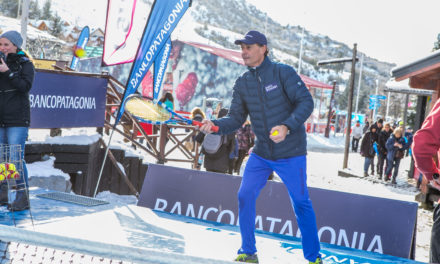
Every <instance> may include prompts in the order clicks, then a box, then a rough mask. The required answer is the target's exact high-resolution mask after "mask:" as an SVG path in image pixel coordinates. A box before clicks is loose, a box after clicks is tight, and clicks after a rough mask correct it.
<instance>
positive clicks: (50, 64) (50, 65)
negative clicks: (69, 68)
mask: <svg viewBox="0 0 440 264" xmlns="http://www.w3.org/2000/svg"><path fill="white" fill-rule="evenodd" d="M32 62H33V63H34V66H35V68H37V69H46V70H54V69H55V67H54V66H55V65H57V66H60V67H62V68H63V66H65V65H66V64H67V62H66V61H56V60H42V59H34V60H33V61H32Z"/></svg>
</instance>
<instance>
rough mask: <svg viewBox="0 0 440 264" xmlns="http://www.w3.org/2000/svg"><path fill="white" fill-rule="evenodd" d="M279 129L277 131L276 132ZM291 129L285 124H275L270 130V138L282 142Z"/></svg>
mask: <svg viewBox="0 0 440 264" xmlns="http://www.w3.org/2000/svg"><path fill="white" fill-rule="evenodd" d="M276 131H277V132H276ZM288 131H289V129H288V128H287V126H285V125H279V126H274V127H272V129H271V130H270V136H269V137H270V139H272V141H273V142H275V143H280V142H281V141H283V140H284V139H285V138H286V135H287V132H288Z"/></svg>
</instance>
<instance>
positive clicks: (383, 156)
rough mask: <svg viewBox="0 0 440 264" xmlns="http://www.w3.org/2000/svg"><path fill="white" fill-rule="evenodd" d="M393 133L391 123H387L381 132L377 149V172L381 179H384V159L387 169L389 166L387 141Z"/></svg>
mask: <svg viewBox="0 0 440 264" xmlns="http://www.w3.org/2000/svg"><path fill="white" fill-rule="evenodd" d="M391 133H393V131H392V130H391V126H390V124H389V123H386V124H385V125H384V126H383V128H382V130H381V131H380V132H379V137H378V141H377V150H378V152H379V154H378V155H377V174H378V175H379V176H378V177H379V180H381V179H382V175H383V166H384V161H386V166H385V170H386V169H387V168H388V166H389V164H388V159H387V148H386V143H387V140H388V138H389V137H390V135H391Z"/></svg>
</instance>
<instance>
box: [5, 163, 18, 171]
mask: <svg viewBox="0 0 440 264" xmlns="http://www.w3.org/2000/svg"><path fill="white" fill-rule="evenodd" d="M6 170H7V171H8V172H15V171H17V169H16V168H15V164H14V163H6Z"/></svg>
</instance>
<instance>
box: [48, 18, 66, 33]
mask: <svg viewBox="0 0 440 264" xmlns="http://www.w3.org/2000/svg"><path fill="white" fill-rule="evenodd" d="M51 21H52V29H51V30H50V34H52V35H54V36H56V37H57V36H58V35H59V34H60V33H61V32H63V23H62V21H61V17H60V16H59V15H58V14H57V13H56V14H55V15H54V16H52V20H51Z"/></svg>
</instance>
